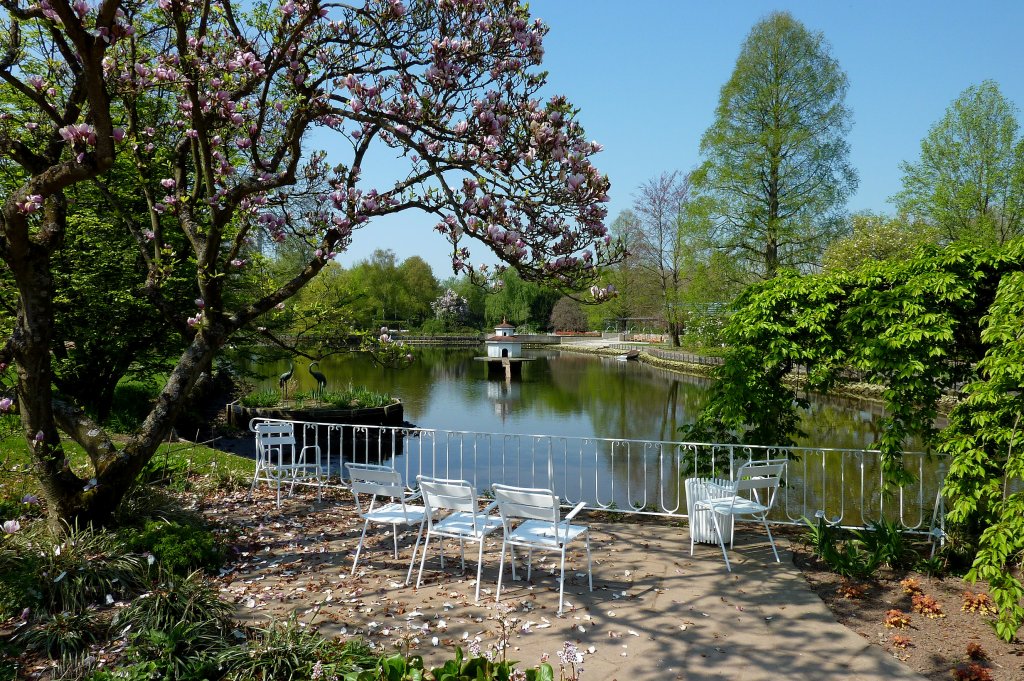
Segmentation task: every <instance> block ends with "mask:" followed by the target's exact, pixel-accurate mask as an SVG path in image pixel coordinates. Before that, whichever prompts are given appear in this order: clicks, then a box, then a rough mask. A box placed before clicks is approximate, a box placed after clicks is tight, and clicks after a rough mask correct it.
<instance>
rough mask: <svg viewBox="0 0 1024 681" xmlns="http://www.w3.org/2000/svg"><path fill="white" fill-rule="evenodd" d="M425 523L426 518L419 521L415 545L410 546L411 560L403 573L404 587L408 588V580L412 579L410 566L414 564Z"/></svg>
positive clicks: (396, 527)
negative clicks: (406, 570)
mask: <svg viewBox="0 0 1024 681" xmlns="http://www.w3.org/2000/svg"><path fill="white" fill-rule="evenodd" d="M425 522H427V519H426V518H424V519H423V520H421V521H420V529H419V530H417V531H416V543H415V544H413V545H412V560H410V561H409V570H408V572H406V573H405V585H406V586H409V580H410V579H412V566H413V565H415V564H416V551H418V550H419V548H420V539H421V538H422V537H423V524H424V523H425ZM395 529H398V525H395ZM424 550H426V549H424Z"/></svg>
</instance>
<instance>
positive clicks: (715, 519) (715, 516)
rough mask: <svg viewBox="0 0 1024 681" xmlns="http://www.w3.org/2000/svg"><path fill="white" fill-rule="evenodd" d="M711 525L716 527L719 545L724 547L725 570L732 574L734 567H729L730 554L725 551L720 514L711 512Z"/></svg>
mask: <svg viewBox="0 0 1024 681" xmlns="http://www.w3.org/2000/svg"><path fill="white" fill-rule="evenodd" d="M711 523H712V524H713V525H714V526H715V535H716V536H717V537H718V545H719V546H721V547H722V557H723V558H725V569H726V570H728V571H729V572H732V566H731V565H729V554H728V553H727V552H726V550H725V537H723V536H722V530H721V528H719V526H718V514H717V513H715V512H714V511H711Z"/></svg>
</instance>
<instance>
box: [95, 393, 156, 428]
mask: <svg viewBox="0 0 1024 681" xmlns="http://www.w3.org/2000/svg"><path fill="white" fill-rule="evenodd" d="M158 392H159V390H158V388H157V386H156V384H154V383H148V382H141V381H121V382H120V383H118V384H117V387H116V388H114V400H113V402H112V404H111V409H110V416H109V418H108V419H107V422H106V425H107V426H108V427H109V428H110V429H111V430H113V431H114V432H117V433H131V432H133V431H135V430H138V429H139V427H140V426H141V425H142V422H143V421H144V420H145V419H146V416H147V415H148V414H149V410H150V409H151V408H152V406H153V400H154V399H156V396H157V393H158Z"/></svg>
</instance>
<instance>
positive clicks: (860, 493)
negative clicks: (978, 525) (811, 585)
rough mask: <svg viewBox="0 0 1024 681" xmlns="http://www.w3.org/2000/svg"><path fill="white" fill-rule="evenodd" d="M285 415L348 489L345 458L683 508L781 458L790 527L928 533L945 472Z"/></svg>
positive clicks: (628, 503) (630, 509) (725, 447)
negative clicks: (687, 485) (891, 479)
mask: <svg viewBox="0 0 1024 681" xmlns="http://www.w3.org/2000/svg"><path fill="white" fill-rule="evenodd" d="M261 422H271V423H281V422H290V423H293V424H294V427H295V434H296V439H297V440H298V441H299V446H300V447H301V445H302V444H316V445H317V446H318V447H319V449H320V452H321V465H322V466H324V469H325V470H326V472H327V476H328V478H330V479H331V482H330V483H329V484H336V485H340V486H345V480H344V469H343V467H342V462H343V461H355V462H359V463H385V464H387V463H390V464H391V465H392V466H393V467H394V468H395V469H397V470H399V471H400V472H401V473H402V474H403V477H404V479H405V481H406V484H407V485H409V484H411V483H414V481H415V479H416V476H417V475H420V474H423V475H430V476H435V477H443V478H458V479H465V480H469V481H470V482H472V483H473V484H474V485H475V486H476V487H477V489H478V490H479V491H481V492H483V493H486V492H487V491H488V490H489V489H490V486H491V484H492V483H495V482H500V483H504V484H510V485H520V486H527V487H544V488H550V489H552V490H554V491H555V493H556V494H558V495H559V496H560V497H561V499H562V501H563V503H566V504H576V503H578V502H579V501H585V502H586V503H587V506H588V507H589V508H592V509H597V510H609V511H620V512H625V513H640V514H649V515H665V516H678V517H685V516H686V497H685V491H684V480H685V479H686V478H690V477H710V476H717V477H732V474H733V472H734V471H735V470H736V469H737V468H738V467H739V466H740V465H742V464H743V463H745V462H747V461H750V460H753V459H766V458H788V459H789V460H790V464H789V466H788V468H787V471H786V475H785V480H784V486H783V489H782V490H781V492H780V493H781V494H782V496H781V497H780V500H779V504H778V508H777V510H776V511H775V512H774V518H773V519H774V520H775V522H779V523H789V524H797V523H800V522H801V518H802V517H806V518H813V517H814V516H815V514H816V513H818V512H819V511H824V515H825V518H826V519H827V520H828V521H829V522H830V523H833V524H837V525H842V526H844V527H866V526H868V525H869V524H870V523H871V522H872V521H875V520H879V519H882V518H884V519H886V520H889V521H895V522H898V523H899V524H900V525H901V526H902V527H903V528H905V529H907V530H910V531H916V532H921V533H927V532H930V531H931V530H932V527H931V525H933V524H934V523H935V522H936V521H935V516H936V515H939V516H940V518H939V521H940V522H941V514H936V513H935V506H936V504H937V503H938V500H937V497H938V491H939V489H940V488H941V486H942V480H943V477H944V475H945V464H944V461H943V459H942V458H940V457H937V456H935V455H927V454H922V453H919V452H908V453H906V454H904V457H903V460H904V468H905V469H907V470H908V471H909V472H910V473H912V475H913V478H914V480H915V482H914V483H913V484H911V485H907V486H904V487H900V488H897V489H895V490H887V489H886V488H885V486H884V484H883V482H884V481H883V476H882V470H881V465H880V458H879V452H878V451H875V450H863V449H833V448H825V447H763V446H755V445H731V444H710V443H694V442H669V441H654V440H627V439H608V438H587V437H567V436H559V435H525V434H508V433H478V432H471V431H453V430H434V429H429V428H402V427H393V426H358V425H340V424H334V423H315V422H303V421H284V420H282V419H263V418H261V419H253V421H252V422H251V423H250V428H255V424H256V423H261Z"/></svg>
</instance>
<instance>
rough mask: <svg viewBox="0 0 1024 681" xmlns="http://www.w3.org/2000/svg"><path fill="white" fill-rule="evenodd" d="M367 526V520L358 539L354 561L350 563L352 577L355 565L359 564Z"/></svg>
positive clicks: (368, 522)
mask: <svg viewBox="0 0 1024 681" xmlns="http://www.w3.org/2000/svg"><path fill="white" fill-rule="evenodd" d="M369 524H370V521H369V520H367V521H366V522H364V523H363V534H362V535H361V536H360V537H359V546H357V547H356V557H355V560H353V561H352V572H351V573H350V574H353V575H354V574H355V573H356V565H358V564H359V554H360V552H362V550H363V540H364V539H366V528H367V526H368V525H369Z"/></svg>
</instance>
